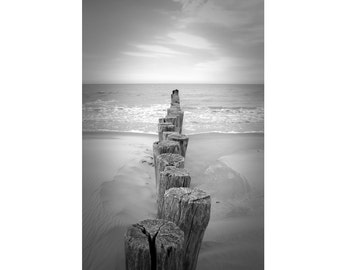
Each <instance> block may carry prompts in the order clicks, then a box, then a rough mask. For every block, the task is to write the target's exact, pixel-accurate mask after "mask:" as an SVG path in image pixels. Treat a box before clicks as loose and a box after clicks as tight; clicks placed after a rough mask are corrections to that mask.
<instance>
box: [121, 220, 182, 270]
mask: <svg viewBox="0 0 340 270" xmlns="http://www.w3.org/2000/svg"><path fill="white" fill-rule="evenodd" d="M183 243H184V233H183V231H182V230H180V229H179V227H178V226H176V225H175V224H174V223H173V222H170V221H166V220H162V219H146V220H143V221H140V222H138V223H137V224H133V225H132V226H130V227H129V228H128V230H127V232H126V235H125V260H126V261H125V262H126V269H127V270H135V269H136V270H137V269H140V270H163V269H164V270H167V269H169V270H170V269H180V270H181V269H182V267H183Z"/></svg>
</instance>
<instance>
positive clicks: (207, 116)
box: [82, 84, 264, 135]
mask: <svg viewBox="0 0 340 270" xmlns="http://www.w3.org/2000/svg"><path fill="white" fill-rule="evenodd" d="M174 89H178V90H179V96H180V103H181V108H182V110H184V123H183V133H184V134H187V135H190V134H199V133H210V132H219V133H263V132H264V85H263V84H84V85H83V103H82V110H83V132H113V131H119V132H138V133H152V134H156V133H157V123H158V118H162V117H165V115H166V109H167V108H169V107H170V95H171V92H172V90H174Z"/></svg>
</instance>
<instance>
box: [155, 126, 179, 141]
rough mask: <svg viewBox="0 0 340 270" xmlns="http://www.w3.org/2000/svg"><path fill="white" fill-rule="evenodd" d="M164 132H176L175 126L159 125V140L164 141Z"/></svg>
mask: <svg viewBox="0 0 340 270" xmlns="http://www.w3.org/2000/svg"><path fill="white" fill-rule="evenodd" d="M164 131H172V132H174V131H175V126H174V125H173V124H171V123H158V140H159V141H162V140H163V132H164Z"/></svg>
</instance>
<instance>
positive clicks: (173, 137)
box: [167, 133, 189, 157]
mask: <svg viewBox="0 0 340 270" xmlns="http://www.w3.org/2000/svg"><path fill="white" fill-rule="evenodd" d="M167 139H168V140H169V141H175V142H179V145H180V150H181V155H182V156H183V157H185V153H186V151H187V147H188V143H189V137H188V136H186V135H184V134H178V133H177V134H176V133H172V134H170V135H169V136H168V137H167Z"/></svg>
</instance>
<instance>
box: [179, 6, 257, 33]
mask: <svg viewBox="0 0 340 270" xmlns="http://www.w3.org/2000/svg"><path fill="white" fill-rule="evenodd" d="M173 1H175V2H180V3H181V4H182V14H181V16H179V18H178V27H180V28H186V27H188V26H190V25H191V24H195V23H212V24H218V25H223V26H225V27H229V28H231V27H233V28H235V27H238V26H242V25H249V24H254V23H255V24H257V23H261V24H262V25H263V19H261V18H262V17H263V9H264V6H263V0H242V1H240V0H239V1H237V0H204V1H203V0H173ZM259 18H260V21H258V19H259Z"/></svg>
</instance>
